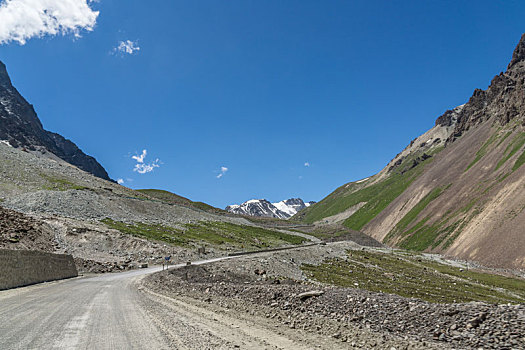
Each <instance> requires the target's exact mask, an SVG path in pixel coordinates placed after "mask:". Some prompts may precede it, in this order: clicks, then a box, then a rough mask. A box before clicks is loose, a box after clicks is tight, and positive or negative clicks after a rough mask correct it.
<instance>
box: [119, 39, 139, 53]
mask: <svg viewBox="0 0 525 350" xmlns="http://www.w3.org/2000/svg"><path fill="white" fill-rule="evenodd" d="M137 51H140V46H138V44H137V41H131V40H125V41H120V42H119V43H118V45H117V47H115V48H114V49H113V52H114V53H120V54H128V55H133V54H134V53H136V52H137Z"/></svg>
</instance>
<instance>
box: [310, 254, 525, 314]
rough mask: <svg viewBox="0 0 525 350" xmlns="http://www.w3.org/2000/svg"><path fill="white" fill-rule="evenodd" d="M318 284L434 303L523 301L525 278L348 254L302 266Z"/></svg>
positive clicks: (407, 257) (414, 258)
mask: <svg viewBox="0 0 525 350" xmlns="http://www.w3.org/2000/svg"><path fill="white" fill-rule="evenodd" d="M302 269H303V271H305V272H306V274H307V275H308V276H309V277H310V278H313V279H315V280H317V281H319V282H322V283H326V284H332V285H337V286H342V287H350V288H361V289H367V290H370V291H374V292H384V293H391V294H397V295H401V296H404V297H409V298H419V299H422V300H426V301H429V302H432V303H454V302H469V301H483V302H487V303H515V304H517V303H523V302H524V301H525V280H523V279H519V278H511V277H505V276H500V275H495V274H489V273H484V272H481V271H472V270H467V271H465V270H464V269H461V270H460V268H459V267H455V266H451V265H446V264H442V263H438V262H435V261H432V260H429V259H426V258H424V257H422V256H419V255H417V254H411V253H408V252H399V251H396V252H395V253H393V254H391V253H383V252H372V251H349V252H348V257H347V258H346V259H332V260H328V261H325V262H324V263H323V264H321V265H318V266H316V265H303V266H302Z"/></svg>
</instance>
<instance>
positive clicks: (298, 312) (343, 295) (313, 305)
mask: <svg viewBox="0 0 525 350" xmlns="http://www.w3.org/2000/svg"><path fill="white" fill-rule="evenodd" d="M315 249H317V250H319V251H315V252H314V254H312V255H311V256H308V254H307V253H305V252H304V251H301V250H298V251H297V252H295V251H294V252H292V251H289V252H281V253H279V254H274V256H273V257H272V256H270V255H265V256H263V257H260V256H259V257H246V258H241V259H236V260H235V261H234V260H229V261H223V262H220V263H216V264H210V265H204V266H188V267H185V268H183V269H177V270H171V271H169V272H163V273H158V274H154V275H151V276H149V277H147V278H146V279H145V281H144V283H145V285H146V286H147V287H148V288H150V289H152V290H154V291H156V292H158V293H162V294H166V295H171V296H184V297H188V296H189V297H191V298H193V299H197V300H200V301H201V302H204V303H208V304H211V305H214V306H219V307H222V308H226V309H233V310H237V311H238V312H243V313H249V314H251V315H253V316H254V317H260V318H266V319H268V320H270V321H272V322H274V323H276V324H277V325H278V327H286V328H291V329H295V330H297V331H298V332H304V331H305V332H310V333H311V332H313V333H316V334H318V335H319V336H321V337H326V338H328V339H331V340H333V339H336V340H337V341H340V342H342V343H346V344H347V346H348V347H352V346H353V347H361V348H390V346H393V347H396V348H399V347H400V346H401V347H407V348H425V349H427V348H449V347H452V348H465V349H477V348H480V347H482V348H484V349H501V348H508V349H519V348H523V347H522V346H523V344H524V342H525V338H524V336H523V334H525V305H488V304H485V303H466V304H434V303H428V302H424V301H421V300H418V299H410V298H403V297H399V296H396V295H390V294H384V293H373V292H369V291H365V290H360V289H354V288H339V287H328V286H324V285H319V284H313V283H311V282H308V281H306V280H305V279H304V276H303V275H302V273H301V272H300V269H298V266H300V264H301V262H302V261H309V262H310V263H315V261H316V260H320V259H322V256H325V257H330V256H337V255H339V254H340V253H341V251H344V249H340V248H335V249H331V248H330V247H325V248H324V249H325V250H324V252H322V251H321V250H322V249H323V247H318V248H315ZM294 253H298V254H296V255H295V257H292V256H293V254H294ZM293 266H296V268H295V269H294V268H293ZM280 272H283V274H281V273H280ZM309 292H313V293H310V294H312V295H310V296H309V295H308V294H304V293H309Z"/></svg>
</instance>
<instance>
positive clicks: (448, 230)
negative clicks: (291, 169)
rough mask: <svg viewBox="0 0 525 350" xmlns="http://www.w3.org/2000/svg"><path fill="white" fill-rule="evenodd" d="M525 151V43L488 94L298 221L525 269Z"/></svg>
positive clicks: (523, 41)
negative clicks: (334, 224)
mask: <svg viewBox="0 0 525 350" xmlns="http://www.w3.org/2000/svg"><path fill="white" fill-rule="evenodd" d="M524 146H525V34H524V35H523V36H522V38H521V40H520V42H519V44H518V46H517V48H516V50H515V51H514V54H513V56H512V60H511V63H510V64H509V65H508V68H507V71H506V72H504V73H501V74H499V75H498V76H496V77H494V79H493V80H492V82H491V84H490V86H489V88H488V89H487V90H485V91H483V90H479V89H476V90H475V91H474V94H473V95H472V97H471V98H470V99H469V101H468V102H467V103H466V104H465V105H462V106H459V107H457V108H455V109H454V110H451V111H448V112H446V113H445V114H444V115H443V116H441V117H439V118H438V119H437V121H436V125H435V127H434V128H432V129H431V130H430V131H429V132H427V133H425V134H424V135H422V136H420V137H419V138H417V139H416V140H414V141H412V143H411V144H410V145H409V146H408V147H407V148H406V149H405V150H404V151H403V152H401V153H400V154H399V155H398V156H396V157H395V158H394V159H393V160H392V161H391V162H390V163H389V164H388V165H387V166H386V167H385V168H384V169H383V170H382V171H381V172H380V173H378V174H377V175H375V176H373V177H371V178H369V179H365V180H362V181H358V182H353V183H349V184H346V185H343V186H341V187H340V188H338V189H337V190H336V191H334V192H333V193H332V194H330V195H329V196H328V197H326V198H325V199H323V200H322V201H321V202H319V203H318V204H316V205H314V206H312V207H310V208H307V209H306V210H304V211H303V212H301V213H299V214H298V215H297V216H296V218H295V220H302V221H305V222H309V223H313V222H323V221H327V220H330V218H333V217H334V216H337V215H338V216H337V219H338V220H339V221H340V222H343V224H344V225H345V226H347V227H349V228H352V229H357V230H361V231H363V232H365V233H367V234H369V235H371V236H372V237H374V238H376V239H378V240H380V241H383V242H386V243H388V244H390V245H394V246H399V247H403V248H408V249H414V250H425V251H435V252H442V253H445V254H448V255H452V256H455V257H458V258H462V259H472V260H477V261H480V262H482V263H484V264H486V265H492V266H499V267H513V268H524V267H525V230H524V227H525V212H524V211H523V209H525V199H524V198H525V167H523V166H522V165H523V164H524V163H525V147H524ZM345 213H346V215H345Z"/></svg>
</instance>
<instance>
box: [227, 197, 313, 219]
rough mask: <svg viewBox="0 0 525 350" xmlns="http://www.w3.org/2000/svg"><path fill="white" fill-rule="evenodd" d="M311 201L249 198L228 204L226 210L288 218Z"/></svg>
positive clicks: (243, 213)
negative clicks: (275, 200)
mask: <svg viewBox="0 0 525 350" xmlns="http://www.w3.org/2000/svg"><path fill="white" fill-rule="evenodd" d="M313 203H314V202H309V203H304V202H303V200H302V199H300V198H290V199H287V200H284V201H280V202H276V203H270V202H269V201H267V200H266V199H250V200H249V201H246V202H244V203H242V204H233V205H229V206H227V207H226V210H227V211H229V212H230V213H234V214H240V215H250V216H261V217H273V218H278V219H289V218H290V217H292V216H294V215H295V214H297V212H298V211H300V210H302V209H304V208H306V207H308V206H310V205H311V204H313Z"/></svg>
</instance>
